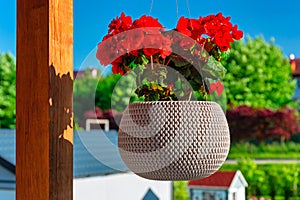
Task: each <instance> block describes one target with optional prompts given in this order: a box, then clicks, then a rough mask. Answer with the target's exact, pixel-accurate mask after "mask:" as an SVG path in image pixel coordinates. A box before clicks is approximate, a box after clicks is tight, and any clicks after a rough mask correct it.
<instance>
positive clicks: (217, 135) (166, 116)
mask: <svg viewBox="0 0 300 200" xmlns="http://www.w3.org/2000/svg"><path fill="white" fill-rule="evenodd" d="M118 145H119V151H120V154H121V157H122V159H123V160H124V162H125V164H126V165H127V166H128V167H129V169H131V170H132V171H133V172H134V173H136V174H137V175H139V176H142V177H144V178H148V179H155V180H190V179H199V178H204V177H207V176H209V175H211V174H212V173H214V172H215V171H217V170H218V169H219V168H220V166H221V165H222V164H223V163H224V161H225V160H226V157H227V154H228V151H229V146H230V138H229V129H228V125H227V121H226V118H225V115H224V112H223V110H222V109H221V107H220V106H219V105H218V104H217V103H215V102H208V101H158V102H142V103H133V104H130V105H129V106H128V107H127V109H126V111H125V112H124V114H123V118H122V120H121V124H120V130H119V140H118Z"/></svg>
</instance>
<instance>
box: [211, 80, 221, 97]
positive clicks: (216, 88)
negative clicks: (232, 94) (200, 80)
mask: <svg viewBox="0 0 300 200" xmlns="http://www.w3.org/2000/svg"><path fill="white" fill-rule="evenodd" d="M223 90H224V85H223V84H222V83H221V81H220V80H218V82H216V83H212V84H210V88H209V91H210V92H211V93H212V92H213V91H216V92H217V94H218V96H221V94H222V92H223Z"/></svg>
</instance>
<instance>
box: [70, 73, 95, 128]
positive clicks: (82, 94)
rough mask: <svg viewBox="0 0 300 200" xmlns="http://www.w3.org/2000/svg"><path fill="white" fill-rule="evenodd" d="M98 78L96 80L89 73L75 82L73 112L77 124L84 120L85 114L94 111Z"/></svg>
mask: <svg viewBox="0 0 300 200" xmlns="http://www.w3.org/2000/svg"><path fill="white" fill-rule="evenodd" d="M97 82H98V78H94V77H92V76H91V75H90V73H89V72H88V71H86V73H85V74H84V75H83V76H82V77H77V78H76V79H75V81H74V88H73V110H74V118H75V122H76V123H78V122H80V121H81V120H83V119H84V113H85V112H87V111H88V110H93V109H94V106H95V105H94V102H93V101H91V100H93V99H95V93H96V86H97Z"/></svg>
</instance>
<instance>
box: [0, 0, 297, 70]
mask: <svg viewBox="0 0 300 200" xmlns="http://www.w3.org/2000/svg"><path fill="white" fill-rule="evenodd" d="M151 1H152V0H109V1H103V0H97V1H96V0H90V1H82V0H74V68H75V69H78V68H79V67H80V65H81V63H82V62H83V61H84V59H85V58H86V57H87V56H88V54H89V53H90V52H91V51H92V50H94V49H95V47H96V46H97V43H98V42H99V41H101V39H102V37H103V36H104V35H105V34H106V32H107V25H108V24H109V22H110V21H111V19H112V18H115V16H117V15H119V14H120V13H121V12H122V11H124V12H125V13H126V14H127V15H131V16H132V17H133V18H138V17H140V16H141V15H143V14H149V10H150V5H151ZM178 3H179V16H181V15H185V16H188V12H187V7H186V0H178ZM0 5H1V6H0V52H7V51H9V52H11V53H12V54H13V55H15V52H16V48H15V46H16V42H15V40H16V28H15V27H16V1H15V0H0ZM189 7H190V13H191V17H198V16H205V15H208V14H213V13H215V14H216V13H218V12H223V14H224V15H225V16H231V17H232V22H233V23H236V24H238V25H239V27H240V29H242V30H243V31H244V32H245V34H246V35H250V36H251V37H255V36H258V35H263V36H264V37H265V39H266V40H267V41H268V40H269V39H270V38H271V37H274V38H275V43H276V44H277V45H278V46H280V47H281V48H282V50H283V52H284V54H285V55H286V56H288V55H289V54H290V53H294V54H295V55H296V57H300V25H299V22H298V20H299V19H300V1H299V0H285V1H282V0H251V1H250V0H248V1H243V0H189ZM151 15H152V16H153V17H156V18H159V20H160V22H161V23H162V24H163V25H164V26H166V27H167V28H173V27H174V26H175V25H176V22H177V16H176V0H154V4H153V7H152V12H151ZM90 57H91V56H90ZM92 57H93V56H92ZM90 62H93V61H90Z"/></svg>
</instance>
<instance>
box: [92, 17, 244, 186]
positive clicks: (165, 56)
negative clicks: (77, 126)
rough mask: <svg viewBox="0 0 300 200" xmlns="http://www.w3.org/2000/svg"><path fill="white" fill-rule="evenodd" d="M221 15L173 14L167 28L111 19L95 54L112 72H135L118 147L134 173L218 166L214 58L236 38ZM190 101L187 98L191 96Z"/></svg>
mask: <svg viewBox="0 0 300 200" xmlns="http://www.w3.org/2000/svg"><path fill="white" fill-rule="evenodd" d="M229 19H230V18H225V17H224V16H223V15H222V13H219V14H218V15H209V16H207V17H204V18H202V17H200V18H199V19H189V18H184V17H181V18H180V19H179V21H178V24H177V26H176V28H175V29H174V30H169V31H167V30H165V29H164V28H163V26H162V25H161V24H160V23H159V22H158V20H157V19H154V18H152V17H149V16H142V17H141V18H139V19H137V20H135V21H132V19H131V17H129V16H125V14H124V13H122V14H121V16H120V17H117V18H116V19H114V20H112V22H111V23H110V25H109V31H108V34H107V35H106V36H105V37H104V38H103V41H102V42H101V43H99V45H98V50H97V58H98V59H99V61H100V63H101V64H103V65H108V64H112V72H113V73H115V74H121V75H125V76H127V75H128V74H130V73H131V74H132V73H133V74H134V77H136V82H135V83H134V84H135V88H136V89H135V95H136V98H139V100H138V101H140V102H137V103H131V104H129V105H128V107H127V109H126V110H125V111H124V114H123V118H122V120H121V124H120V127H119V128H120V130H119V141H118V146H119V151H120V154H121V157H122V159H123V160H124V162H125V164H126V165H127V166H128V168H129V169H131V170H132V171H133V172H134V173H136V174H137V175H139V176H142V177H145V178H148V179H154V180H190V179H198V178H204V177H207V176H209V175H211V174H212V173H214V172H215V171H216V170H218V169H219V168H220V166H221V165H222V164H223V162H224V161H225V159H226V157H227V154H228V151H229V144H230V139H229V129H228V125H227V121H226V118H225V115H224V112H223V110H222V109H221V107H220V106H219V104H217V103H215V102H212V101H206V100H208V99H214V98H213V97H214V96H222V94H223V89H224V87H223V85H222V83H221V81H220V79H221V78H222V77H223V76H224V74H225V69H224V68H223V66H222V65H221V63H220V61H221V60H222V59H226V58H227V57H228V55H229V51H228V50H229V48H230V43H231V42H233V41H234V40H238V39H240V38H241V37H242V36H243V32H242V31H240V30H238V29H237V26H236V25H234V26H233V25H232V24H231V23H230V22H229ZM191 99H194V101H191Z"/></svg>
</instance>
